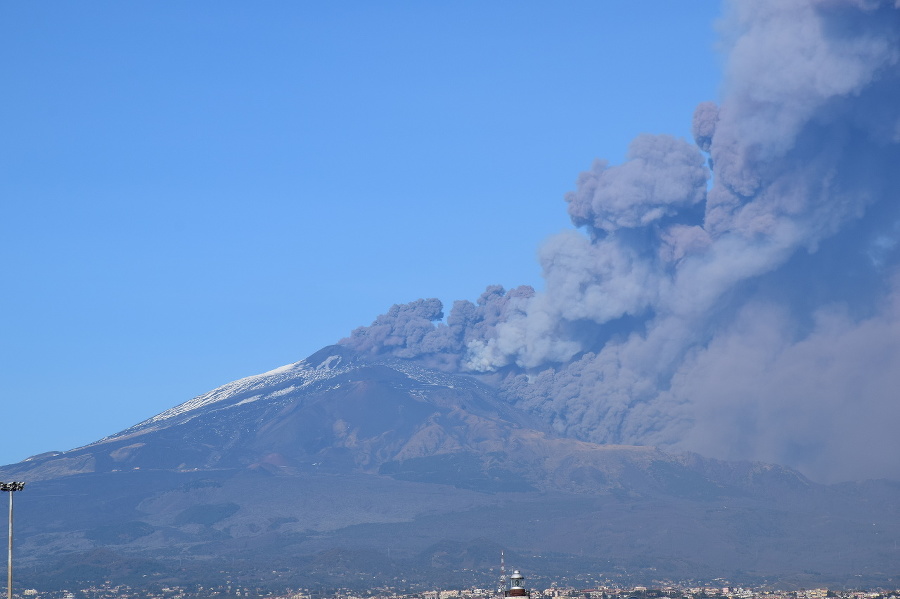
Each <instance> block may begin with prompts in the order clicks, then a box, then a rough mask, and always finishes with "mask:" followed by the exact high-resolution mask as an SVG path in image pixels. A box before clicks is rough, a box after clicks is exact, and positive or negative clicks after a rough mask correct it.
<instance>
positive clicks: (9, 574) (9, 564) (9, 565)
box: [6, 491, 13, 599]
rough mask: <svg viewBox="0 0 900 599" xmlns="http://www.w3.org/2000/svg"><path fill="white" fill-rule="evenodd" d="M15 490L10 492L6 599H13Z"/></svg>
mask: <svg viewBox="0 0 900 599" xmlns="http://www.w3.org/2000/svg"><path fill="white" fill-rule="evenodd" d="M12 516H13V492H12V491H10V492H9V558H8V560H7V562H6V599H12V539H13V534H12V532H13V529H12V523H13V518H12Z"/></svg>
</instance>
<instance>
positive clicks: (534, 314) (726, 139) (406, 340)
mask: <svg viewBox="0 0 900 599" xmlns="http://www.w3.org/2000/svg"><path fill="white" fill-rule="evenodd" d="M722 32H723V37H724V40H723V47H724V48H725V49H726V62H725V73H724V75H725V77H724V82H723V89H722V99H721V102H720V103H719V105H716V104H713V103H711V102H704V103H702V104H700V105H699V106H698V107H697V109H696V111H695V113H694V117H693V131H694V138H695V139H694V141H695V144H690V143H688V142H686V141H684V140H680V139H675V138H673V137H669V136H665V135H641V136H639V137H638V138H637V139H635V140H634V142H633V143H632V144H631V146H630V148H629V153H628V157H627V160H626V161H625V162H624V163H623V164H621V165H614V166H611V165H609V164H607V163H606V162H603V161H596V162H594V164H593V165H592V166H591V168H590V170H588V171H587V172H584V173H582V174H581V175H580V176H579V177H578V181H577V185H576V189H575V191H573V192H571V193H569V194H567V195H566V197H565V200H566V203H567V206H568V212H569V215H570V216H571V219H572V222H573V224H574V225H575V227H576V229H573V230H570V231H566V232H563V233H560V234H559V235H557V236H555V237H553V238H551V239H550V240H549V241H547V242H546V243H545V244H544V245H543V247H542V248H541V249H540V252H539V256H540V261H541V265H542V268H543V276H544V279H545V284H544V290H543V291H541V292H540V293H535V292H534V290H532V289H531V288H530V287H519V288H516V289H512V290H510V291H508V292H507V291H505V290H504V289H502V288H500V287H498V286H492V287H488V289H487V290H486V291H485V293H484V294H483V295H482V296H481V297H480V298H479V299H478V300H477V302H476V303H472V302H469V301H465V300H463V301H457V302H455V303H454V304H453V307H452V309H451V311H450V313H449V315H448V317H447V319H446V322H445V323H444V322H442V319H443V307H442V305H441V303H440V302H439V301H437V300H433V299H432V300H419V301H416V302H413V303H411V304H406V305H397V306H394V307H392V308H391V310H390V311H389V312H388V313H387V314H385V315H382V316H380V317H378V319H377V320H376V321H375V322H374V323H373V324H372V325H371V326H369V327H363V328H360V329H357V330H356V331H354V332H353V333H352V335H351V336H350V337H349V338H347V339H344V340H343V341H342V343H344V344H347V345H350V346H353V347H355V348H357V349H359V350H362V351H368V352H372V353H379V354H389V355H394V356H398V357H403V358H415V359H422V360H428V361H429V362H431V363H432V364H436V365H441V366H443V367H445V368H448V369H454V370H458V371H463V372H471V373H482V374H484V375H485V376H486V377H488V378H490V380H492V381H494V382H495V383H496V384H498V385H499V386H500V387H501V389H502V390H503V392H504V394H505V395H506V396H507V397H508V398H509V399H510V400H511V401H513V402H515V403H517V404H518V405H519V406H521V407H523V408H525V409H527V410H530V411H533V412H535V413H538V414H541V415H543V416H544V417H546V418H547V420H548V421H550V422H552V426H553V429H554V430H555V431H556V432H558V433H559V434H561V435H567V436H573V437H577V438H580V439H585V440H590V441H594V442H599V443H626V444H649V445H657V446H660V447H662V448H665V449H670V450H691V451H696V452H698V453H701V454H704V455H708V456H711V457H717V458H721V459H750V460H760V461H766V462H774V463H779V464H785V465H789V466H793V467H795V468H798V469H799V470H800V471H802V472H804V473H805V474H807V476H809V477H811V478H812V479H814V480H818V481H821V482H835V481H840V480H850V479H862V478H875V477H888V478H895V479H900V461H898V460H897V459H896V456H898V455H900V435H898V434H897V431H898V428H900V394H898V390H900V272H898V264H900V0H897V1H895V0H890V1H877V0H735V1H732V2H729V3H727V5H726V14H725V17H724V18H723V21H722Z"/></svg>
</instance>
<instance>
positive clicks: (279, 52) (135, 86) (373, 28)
mask: <svg viewBox="0 0 900 599" xmlns="http://www.w3.org/2000/svg"><path fill="white" fill-rule="evenodd" d="M719 8H720V7H719V4H718V2H714V1H712V0H653V1H646V2H634V1H633V0H615V1H614V0H604V1H596V0H590V1H571V2H564V3H548V2H512V1H502V2H468V1H462V2H395V1H387V2H362V1H360V2H287V1H272V2H265V3H255V2H231V1H221V0H217V1H215V2H213V1H195V2H183V3H160V2H149V1H134V2H119V1H109V2H98V1H94V0H85V1H82V2H44V3H37V2H27V1H10V2H5V3H3V5H2V6H0V61H2V62H0V81H2V93H0V140H2V143H0V152H2V154H0V198H2V207H3V212H2V219H0V260H2V272H3V293H2V294H0V307H2V315H3V320H2V333H0V334H2V337H0V338H2V355H0V364H2V379H0V397H2V416H0V419H2V423H3V431H4V432H3V435H2V436H0V464H6V463H11V462H15V461H19V460H21V459H23V458H25V457H27V456H29V455H33V454H36V453H40V452H44V451H49V450H65V449H71V448H73V447H76V446H79V445H83V444H86V443H89V442H91V441H94V440H97V439H99V438H101V437H103V436H105V435H107V434H111V433H113V432H116V431H119V430H121V429H123V428H125V427H127V426H130V425H132V424H135V423H137V422H139V421H141V420H143V419H145V418H148V417H150V416H152V415H154V414H156V413H158V412H160V411H162V410H164V409H166V408H169V407H171V406H173V405H176V404H178V403H181V402H183V401H185V400H187V399H190V398H191V397H193V396H195V395H198V394H200V393H203V392H205V391H208V390H210V389H212V388H213V387H216V386H218V385H220V384H223V383H226V382H228V381H231V380H234V379H237V378H240V377H243V376H247V375H251V374H256V373H259V372H262V371H265V370H269V369H272V368H274V367H277V366H280V365H282V364H286V363H290V362H294V361H297V360H300V359H302V358H304V357H305V356H307V355H308V354H310V353H312V352H313V351H315V350H317V349H319V348H320V347H322V346H324V345H328V344H330V343H333V342H335V341H337V340H338V339H340V338H341V337H344V336H346V335H347V334H348V333H349V332H350V330H352V329H353V328H355V327H357V326H360V325H364V324H369V323H370V322H371V321H372V319H373V318H374V317H375V316H377V315H378V314H379V313H381V312H383V311H384V310H385V309H387V308H388V307H389V306H390V305H391V304H394V303H401V302H407V301H411V300H414V299H417V298H420V297H438V298H440V299H441V300H442V301H444V303H445V305H447V306H448V307H449V304H450V303H451V302H452V301H453V300H455V299H472V300H474V299H475V298H477V296H478V295H479V294H480V293H481V291H482V290H483V289H484V287H485V286H486V285H489V284H494V283H499V284H502V285H505V286H507V287H511V286H515V285H519V284H532V285H535V286H537V287H539V286H540V283H541V281H540V272H539V268H538V266H537V262H536V259H535V251H536V248H537V247H538V245H539V243H540V242H541V241H542V240H543V239H544V238H546V237H547V236H548V235H550V234H552V233H555V232H557V231H559V230H561V229H564V228H566V227H569V226H570V225H569V223H568V220H567V218H566V213H565V205H564V202H563V200H562V197H563V194H564V193H565V192H566V191H568V190H570V189H572V188H573V187H574V181H575V178H576V177H577V175H578V173H579V172H580V171H582V170H585V169H587V168H588V166H589V165H590V163H591V161H592V160H593V159H594V158H608V159H610V160H612V161H614V162H618V161H621V159H622V158H623V156H624V154H625V151H626V150H627V145H628V143H629V141H630V140H631V139H632V138H633V137H634V136H635V135H636V134H638V133H642V132H650V133H670V134H673V135H676V136H684V137H687V136H688V135H689V131H690V122H691V115H692V112H693V109H694V106H695V105H696V104H697V103H698V102H701V101H704V100H710V99H716V95H717V88H718V85H719V57H718V55H717V54H716V53H715V39H716V37H715V31H714V21H715V19H716V18H717V16H718V14H719Z"/></svg>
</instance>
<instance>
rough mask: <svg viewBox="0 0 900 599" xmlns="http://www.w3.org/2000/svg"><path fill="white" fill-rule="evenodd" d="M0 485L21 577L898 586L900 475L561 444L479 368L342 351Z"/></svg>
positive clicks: (200, 400)
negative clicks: (583, 578) (855, 478)
mask: <svg viewBox="0 0 900 599" xmlns="http://www.w3.org/2000/svg"><path fill="white" fill-rule="evenodd" d="M0 479H2V480H25V481H27V483H28V487H27V495H25V496H23V497H22V498H21V500H20V501H19V502H18V503H17V513H16V519H17V521H16V525H17V528H16V533H17V537H16V538H17V541H16V543H17V545H16V546H17V549H16V551H17V560H20V561H21V562H22V563H24V564H25V565H26V568H24V569H23V570H22V571H21V573H20V575H19V576H20V577H23V578H24V579H25V583H26V584H32V585H34V586H40V585H41V584H44V585H52V584H60V585H61V584H64V583H70V582H71V581H75V580H85V581H87V580H94V579H101V578H106V579H108V578H110V577H113V578H115V577H119V578H121V579H123V580H132V581H142V582H147V581H157V580H179V581H184V580H187V579H190V580H194V581H196V580H199V579H203V578H204V577H207V578H215V577H216V576H219V577H221V576H223V575H225V574H224V573H226V572H227V573H228V576H230V577H232V578H234V577H238V576H240V577H244V579H246V580H249V581H253V582H254V583H257V584H288V583H294V584H307V585H309V584H323V585H327V584H333V585H337V584H340V585H342V586H343V585H348V584H353V583H354V582H358V583H359V584H363V582H364V581H366V582H367V583H369V584H371V582H372V581H373V580H376V581H381V582H384V583H388V584H400V581H405V584H410V585H412V584H416V583H417V582H420V583H422V584H424V581H426V580H427V581H429V582H430V583H434V582H435V581H440V580H443V581H444V584H448V585H453V584H456V585H457V586H458V585H460V584H464V583H468V582H479V583H482V584H488V585H489V584H492V581H493V580H494V578H495V576H496V575H495V574H491V573H490V571H491V570H490V569H491V568H493V567H495V566H496V562H497V559H498V555H499V551H500V550H501V549H502V550H505V551H506V553H507V555H508V556H513V559H516V560H517V564H518V565H519V566H523V567H527V568H529V569H530V570H531V571H533V572H536V573H540V574H541V575H544V576H546V577H548V578H552V577H554V576H560V577H563V576H567V575H571V574H573V573H577V572H593V573H596V574H598V575H602V574H604V573H605V574H606V575H609V576H618V577H622V576H629V577H633V578H635V579H636V580H637V579H643V580H653V579H656V580H661V579H667V578H668V579H688V578H693V579H704V578H707V579H711V578H716V577H730V578H732V579H735V580H737V581H739V582H747V583H749V582H759V581H762V580H768V581H775V580H778V581H783V582H788V583H794V584H798V585H806V586H808V585H811V584H818V583H831V584H854V585H859V584H863V583H868V584H886V583H887V582H888V581H890V580H894V579H895V577H896V576H898V575H900V565H898V564H900V559H898V558H900V551H898V549H897V547H896V539H897V538H898V535H900V485H898V484H896V483H893V482H889V481H870V482H866V483H854V484H849V483H848V484H841V485H830V486H826V485H819V484H815V483H812V482H810V481H809V480H807V479H806V478H804V477H803V476H802V475H800V474H799V473H797V472H796V471H793V470H790V469H787V468H783V467H779V466H775V465H769V464H760V463H749V462H739V463H729V462H722V461H716V460H710V459H705V458H702V457H700V456H698V455H695V454H681V455H670V454H667V453H664V452H662V451H659V450H658V449H655V448H652V447H635V446H610V445H596V444H591V443H586V442H582V441H577V440H574V439H569V438H561V437H559V436H557V435H555V434H553V432H552V431H550V430H549V427H548V426H547V425H546V424H545V423H543V422H541V421H540V420H538V419H537V418H535V417H534V416H533V415H530V414H527V413H523V412H521V411H519V410H517V409H516V408H514V407H512V405H511V404H510V403H509V402H508V401H506V400H505V399H503V398H501V397H500V396H499V395H498V393H497V391H496V390H495V389H493V388H492V387H491V386H489V385H487V384H485V383H484V382H482V381H480V380H478V379H476V378H473V377H468V376H462V375H454V374H449V373H446V372H442V371H438V370H435V369H431V368H427V367H425V366H423V365H422V364H419V363H416V362H415V361H410V360H402V359H398V358H390V357H380V358H375V357H372V356H366V355H363V354H359V353H356V352H354V351H353V350H351V349H348V348H346V347H341V346H332V347H328V348H325V349H323V350H321V351H319V352H317V353H316V354H314V355H312V356H310V357H309V358H307V359H306V360H303V361H301V362H298V363H296V364H292V365H289V366H285V367H282V368H279V369H276V370H273V371H271V372H268V373H265V374H262V375H258V376H253V377H248V378H245V379H241V380H239V381H235V382H233V383H230V384H227V385H224V386H222V387H220V388H218V389H215V390H213V391H211V392H209V393H207V394H205V395H202V396H200V397H197V398H195V399H193V400H191V401H188V402H186V403H184V404H181V405H179V406H176V407H174V408H172V409H170V410H167V411H166V412H163V413H161V414H159V415H157V416H155V417H153V418H151V419H149V420H147V421H145V422H142V423H139V424H137V425H135V426H133V427H131V428H129V429H126V430H124V431H122V432H120V433H117V434H114V435H111V436H109V437H106V438H104V439H102V440H100V441H97V442H96V443H93V444H91V445H88V446H85V447H81V448H78V449H74V450H71V451H67V452H62V453H58V452H52V453H47V454H42V455H39V456H35V457H33V458H29V459H28V460H25V461H23V462H21V463H18V464H12V465H9V466H5V467H3V468H0ZM98 552H99V553H98ZM98 556H99V557H98ZM29 577H30V578H29ZM373 577H374V578H373ZM441 577H443V578H441Z"/></svg>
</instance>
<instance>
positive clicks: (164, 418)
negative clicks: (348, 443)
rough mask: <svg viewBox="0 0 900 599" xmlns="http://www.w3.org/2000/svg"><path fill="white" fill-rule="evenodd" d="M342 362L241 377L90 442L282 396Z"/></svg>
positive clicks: (335, 371)
mask: <svg viewBox="0 0 900 599" xmlns="http://www.w3.org/2000/svg"><path fill="white" fill-rule="evenodd" d="M343 362H344V360H343V359H342V358H341V357H340V356H330V357H329V358H327V359H326V360H324V361H323V362H322V363H320V364H318V365H317V366H312V365H310V364H309V363H308V362H307V361H306V360H301V361H299V362H295V363H293V364H286V365H285V366H280V367H278V368H275V369H273V370H269V371H268V372H264V373H262V374H255V375H252V376H248V377H245V378H242V379H238V380H236V381H232V382H230V383H226V384H225V385H222V386H221V387H217V388H215V389H213V390H212V391H209V392H207V393H204V394H203V395H198V396H197V397H195V398H193V399H190V400H188V401H186V402H184V403H182V404H179V405H177V406H175V407H173V408H169V409H168V410H165V411H164V412H160V413H159V414H157V415H156V416H153V417H151V418H148V419H147V420H144V421H143V422H139V423H138V424H135V425H134V426H131V427H129V428H127V429H125V430H123V431H121V432H119V433H116V434H114V435H110V436H108V437H104V438H103V439H100V440H99V441H97V442H96V443H92V444H91V445H96V444H99V443H105V442H108V441H113V440H116V439H121V438H123V437H128V436H131V435H134V434H139V433H144V432H149V431H151V430H157V429H159V428H163V427H164V426H166V425H167V424H168V423H169V421H171V420H172V419H173V418H177V419H178V421H179V422H180V423H183V422H187V421H188V420H191V419H192V418H193V417H194V416H196V415H198V414H199V413H200V411H201V409H202V410H203V412H208V411H209V410H219V409H227V408H233V407H236V406H240V405H245V404H248V403H252V402H254V401H259V400H261V399H267V398H275V397H280V396H283V395H285V394H287V393H290V392H291V391H294V390H297V389H301V388H303V387H306V386H308V385H311V384H313V383H316V382H319V381H322V380H326V379H329V378H332V377H334V376H336V375H339V374H341V373H343V372H346V371H348V370H350V368H351V367H350V365H349V364H343ZM230 400H235V401H230Z"/></svg>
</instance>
